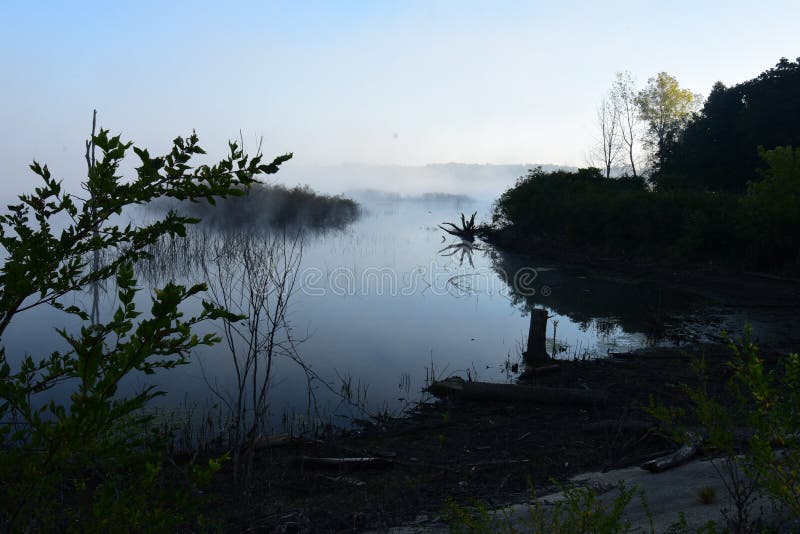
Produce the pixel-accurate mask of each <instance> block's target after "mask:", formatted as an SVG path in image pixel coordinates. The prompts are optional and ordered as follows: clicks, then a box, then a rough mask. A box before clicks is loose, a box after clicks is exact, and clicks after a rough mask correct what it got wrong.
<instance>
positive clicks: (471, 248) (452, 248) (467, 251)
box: [438, 239, 483, 268]
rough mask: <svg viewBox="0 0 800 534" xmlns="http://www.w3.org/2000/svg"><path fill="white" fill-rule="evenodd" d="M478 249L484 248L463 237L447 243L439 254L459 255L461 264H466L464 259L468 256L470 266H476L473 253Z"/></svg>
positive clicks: (459, 263)
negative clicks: (457, 240) (456, 241)
mask: <svg viewBox="0 0 800 534" xmlns="http://www.w3.org/2000/svg"><path fill="white" fill-rule="evenodd" d="M477 250H483V249H482V248H481V247H480V246H478V245H476V244H475V243H474V242H472V241H468V240H465V239H462V240H461V241H459V242H458V243H453V244H451V245H447V246H446V247H444V248H443V249H441V250H440V251H439V252H438V254H441V255H442V256H445V257H448V256H451V257H455V256H456V255H459V256H458V265H459V266H463V265H464V259H465V258H466V259H467V261H468V262H469V266H470V267H473V268H474V267H475V263H474V261H473V254H475V251H477ZM459 253H460V254H459Z"/></svg>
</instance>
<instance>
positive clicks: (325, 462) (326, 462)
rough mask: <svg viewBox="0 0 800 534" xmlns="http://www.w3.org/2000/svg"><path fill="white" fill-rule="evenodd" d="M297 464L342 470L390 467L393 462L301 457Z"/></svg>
mask: <svg viewBox="0 0 800 534" xmlns="http://www.w3.org/2000/svg"><path fill="white" fill-rule="evenodd" d="M294 461H295V462H298V463H302V464H305V465H309V466H315V467H328V468H341V467H378V466H386V465H390V464H391V463H392V462H391V461H388V460H387V459H386V458H378V457H374V456H361V457H350V458H320V457H316V456H300V457H298V458H295V459H294Z"/></svg>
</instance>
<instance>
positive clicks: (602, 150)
mask: <svg viewBox="0 0 800 534" xmlns="http://www.w3.org/2000/svg"><path fill="white" fill-rule="evenodd" d="M619 119H620V114H619V109H617V106H616V105H615V102H614V100H613V99H603V101H602V102H601V103H600V107H599V108H598V109H597V126H598V127H599V129H600V139H598V141H597V149H596V150H597V154H596V158H597V159H599V160H600V162H601V164H602V168H603V171H604V173H605V177H606V178H610V177H611V168H612V167H613V166H614V164H615V163H616V162H617V160H618V158H619V154H620V151H621V150H622V144H621V139H620V135H621V133H620V122H619Z"/></svg>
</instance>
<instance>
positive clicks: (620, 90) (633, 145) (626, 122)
mask: <svg viewBox="0 0 800 534" xmlns="http://www.w3.org/2000/svg"><path fill="white" fill-rule="evenodd" d="M611 100H612V102H613V103H614V108H615V109H616V110H617V112H618V113H619V126H620V135H621V136H622V144H623V146H624V150H625V151H626V152H627V156H628V164H629V165H630V168H631V173H633V176H634V177H636V176H638V174H637V172H636V161H637V156H636V149H637V146H638V144H639V142H640V139H639V138H640V133H641V121H640V119H639V110H638V108H637V107H636V85H635V83H634V81H633V78H632V77H631V73H630V72H628V71H625V72H618V73H617V77H616V80H614V83H613V85H612V86H611Z"/></svg>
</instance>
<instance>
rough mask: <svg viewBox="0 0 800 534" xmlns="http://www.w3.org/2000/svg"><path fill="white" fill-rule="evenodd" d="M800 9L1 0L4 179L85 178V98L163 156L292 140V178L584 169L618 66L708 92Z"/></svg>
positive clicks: (760, 55) (776, 54) (25, 183)
mask: <svg viewBox="0 0 800 534" xmlns="http://www.w3.org/2000/svg"><path fill="white" fill-rule="evenodd" d="M798 16H800V5H799V4H797V3H790V2H788V1H775V2H767V3H761V4H759V5H753V4H752V3H747V2H725V3H722V2H713V3H702V4H697V3H696V2H692V3H690V2H678V3H677V4H676V3H672V4H670V5H669V6H667V5H664V6H661V5H650V4H647V5H641V4H638V3H632V2H625V1H617V2H612V3H610V4H609V3H606V4H603V5H595V4H582V3H579V2H567V3H559V4H547V3H543V2H512V1H506V2H497V3H491V4H482V3H479V2H466V3H463V2H404V3H373V2H352V3H335V4H328V3H322V2H309V3H302V4H293V3H292V4H290V3H284V2H278V1H274V2H252V1H242V2H236V3H231V4H224V5H221V4H215V3H213V2H198V3H191V4H182V3H160V2H155V1H150V2H147V1H145V2H136V3H126V2H118V3H112V4H108V3H99V2H95V1H87V2H82V3H76V4H73V3H69V4H62V3H59V2H40V3H36V4H31V3H15V2H6V3H3V4H2V5H0V27H2V29H3V31H1V32H0V44H2V46H3V49H4V50H6V53H5V54H3V55H2V57H0V84H1V86H2V87H3V97H4V98H3V99H2V100H0V122H2V124H3V125H4V128H3V129H2V130H0V161H2V162H3V165H4V173H3V182H2V183H3V186H4V191H6V194H8V193H9V192H11V193H19V192H21V191H24V190H27V189H29V188H30V184H31V181H30V177H31V175H30V173H29V171H28V170H27V165H28V164H29V163H30V162H31V160H33V159H36V160H38V161H40V162H42V163H47V164H49V165H50V168H51V170H52V171H53V172H54V174H55V175H56V176H59V177H63V178H64V179H66V180H67V183H68V184H71V185H72V186H75V185H77V183H78V181H79V180H80V179H82V177H83V175H84V171H85V163H84V161H83V152H84V146H83V143H84V139H85V138H86V137H87V135H88V133H89V130H90V122H91V113H92V109H97V110H98V114H99V115H98V117H99V118H98V121H99V124H100V125H102V126H103V127H105V128H108V129H110V130H111V131H112V132H114V133H121V134H122V136H123V138H124V139H129V140H133V141H134V142H135V143H136V144H137V146H141V147H147V148H149V149H150V152H151V154H157V153H161V152H164V151H166V150H168V148H169V146H170V143H171V140H172V139H173V138H174V137H175V136H178V135H187V134H189V133H191V131H192V130H193V129H195V130H196V131H197V133H198V135H199V136H200V140H201V145H202V146H203V147H204V148H205V149H206V150H207V151H208V153H209V158H218V157H220V156H222V155H223V154H224V152H225V150H226V146H227V145H226V142H227V140H229V139H232V138H238V137H239V135H240V132H241V133H242V136H243V137H244V140H245V143H246V145H247V146H248V148H250V149H251V150H252V148H253V147H255V146H257V143H258V140H259V139H263V149H264V153H265V154H266V155H267V156H272V155H278V154H283V153H287V152H293V153H294V154H295V158H294V160H293V161H292V162H291V163H290V164H288V165H287V166H286V174H289V175H290V176H287V177H286V179H285V180H284V183H287V184H289V185H293V180H294V178H293V177H292V176H291V174H292V173H293V172H294V171H293V170H292V169H293V168H297V167H298V166H308V167H314V166H326V167H331V166H338V165H342V164H343V163H344V162H350V163H349V164H350V165H379V166H380V165H384V166H386V165H409V166H424V165H430V164H437V163H443V162H458V163H464V164H492V165H498V164H506V165H520V166H525V165H527V164H526V163H525V162H533V163H534V164H535V163H537V162H542V163H549V164H552V165H555V166H573V167H577V166H585V165H586V163H587V156H588V154H589V152H590V150H591V146H592V144H593V143H594V138H595V136H596V132H595V129H596V110H597V106H598V105H599V103H600V101H601V100H602V98H603V97H604V95H605V94H606V92H607V91H608V89H609V87H610V85H611V82H612V81H613V79H614V76H615V73H616V72H619V71H624V70H628V71H630V72H631V74H632V76H633V78H634V79H635V80H636V81H637V83H638V85H639V86H640V87H641V86H642V85H643V84H644V83H646V80H647V78H648V77H651V76H654V75H656V74H657V73H658V72H660V71H666V72H668V73H670V74H671V75H674V76H675V77H676V78H677V79H678V81H679V82H680V83H681V85H682V86H684V87H687V88H689V89H691V90H692V91H694V92H698V93H702V94H704V95H705V94H707V93H708V91H709V90H710V89H711V87H712V85H713V84H714V83H715V82H716V81H722V82H724V83H726V84H728V85H732V84H736V83H739V82H742V81H744V80H747V79H751V78H753V77H755V76H757V75H758V74H759V73H760V72H762V71H764V70H765V69H768V68H770V67H772V66H774V65H775V63H776V62H777V61H778V60H779V58H781V57H782V56H785V57H788V58H794V57H796V56H797V55H798V53H800V50H798V48H797V41H796V30H795V27H794V26H795V24H794V21H795V20H797V19H798ZM132 159H135V158H132ZM282 174H283V171H282V173H281V175H279V176H281V178H283V176H282ZM299 178H302V177H299ZM514 178H515V177H509V183H512V182H513V180H514ZM301 182H302V180H301ZM391 187H392V185H391V184H386V187H385V188H389V189H390V188H391ZM326 189H327V188H326Z"/></svg>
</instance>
